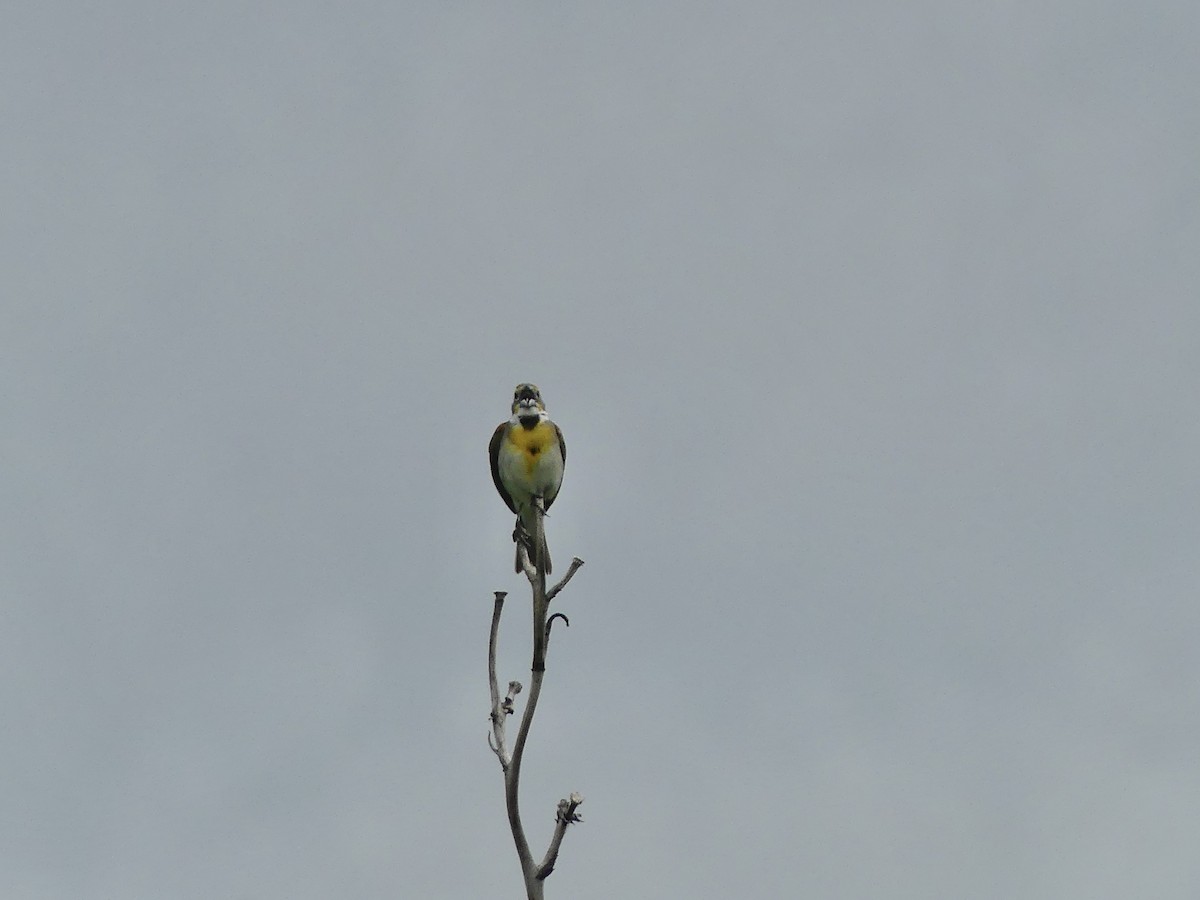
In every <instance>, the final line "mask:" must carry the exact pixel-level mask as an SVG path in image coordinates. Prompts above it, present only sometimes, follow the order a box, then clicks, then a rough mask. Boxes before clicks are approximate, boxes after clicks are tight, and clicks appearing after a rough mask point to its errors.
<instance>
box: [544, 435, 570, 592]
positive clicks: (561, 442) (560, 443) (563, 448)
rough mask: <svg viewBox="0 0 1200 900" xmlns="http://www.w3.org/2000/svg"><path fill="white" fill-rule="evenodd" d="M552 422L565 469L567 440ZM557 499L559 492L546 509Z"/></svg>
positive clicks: (548, 501)
mask: <svg viewBox="0 0 1200 900" xmlns="http://www.w3.org/2000/svg"><path fill="white" fill-rule="evenodd" d="M551 424H552V425H553V426H554V433H555V434H557V435H558V449H559V452H561V453H562V460H563V469H564V471H565V470H566V468H567V442H566V441H564V440H563V436H562V429H561V428H559V427H558V423H557V422H552V423H551ZM556 499H558V494H555V495H554V496H553V497H551V498H550V499H549V500H547V501H546V509H549V508H550V505H551V504H552V503H554V501H555V500H556ZM546 571H547V572H549V571H550V570H549V569H547V570H546Z"/></svg>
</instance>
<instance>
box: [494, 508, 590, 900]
mask: <svg viewBox="0 0 1200 900" xmlns="http://www.w3.org/2000/svg"><path fill="white" fill-rule="evenodd" d="M545 514H546V511H545V507H544V505H543V503H542V501H541V499H540V498H539V499H538V500H537V502H536V506H535V509H534V534H533V538H532V541H531V542H530V543H531V545H532V546H533V547H536V548H538V550H537V551H536V553H535V555H536V556H538V557H539V558H538V559H537V560H536V561H534V560H530V558H529V552H528V549H527V547H526V545H525V543H524V542H523V541H521V540H519V539H518V540H517V558H518V560H519V561H520V563H521V568H522V570H523V571H524V573H525V577H526V578H528V579H529V585H530V588H531V589H532V592H533V663H532V666H531V669H532V672H531V676H530V683H529V696H528V698H527V699H526V701H525V709H524V711H523V712H522V714H521V723H520V725H519V726H518V728H517V737H516V740H515V742H514V743H513V747H512V752H511V753H509V752H508V747H507V744H506V742H505V724H506V723H505V720H506V718H507V717H508V716H510V715H513V714H514V709H515V702H514V701H515V697H516V695H517V694H518V693H519V692H520V691H521V684H520V682H517V681H510V682H509V683H508V694H507V695H506V696H505V697H504V698H503V699H501V697H500V686H499V680H498V679H497V677H496V644H497V641H498V635H499V630H500V613H501V610H502V608H503V605H504V598H505V593H504V592H503V591H496V592H495V593H496V602H495V606H494V609H493V611H492V630H491V635H490V639H489V642H488V686H489V688H490V690H491V698H492V712H491V719H492V733H491V734H489V735H488V745H489V746H490V747H491V748H492V751H493V752H494V753H495V754H496V756H497V757H498V758H499V759H500V768H501V770H502V771H503V773H504V801H505V806H506V808H507V810H508V824H509V828H510V829H511V831H512V835H513V842H514V843H515V844H516V848H517V857H518V858H519V859H520V862H521V872H522V875H523V876H524V878H525V891H526V895H527V897H528V898H529V900H542V897H543V886H542V882H543V881H544V880H545V878H546V876H548V875H549V874H550V873H551V872H552V871H554V866H555V863H556V861H557V859H558V851H559V848H560V846H561V845H562V840H563V835H564V834H565V833H566V830H567V826H568V825H570V824H572V823H575V822H579V821H581V819H580V817H579V815H578V814H577V813H576V809H577V808H578V807H579V804H581V803H582V802H583V798H582V797H581V796H580V795H579V794H576V793H572V794H571V795H570V797H569V798H568V799H565V800H561V801H560V802H559V804H558V815H557V825H556V826H555V830H554V835H553V837H552V838H551V841H550V847H549V849H548V850H547V851H546V856H545V858H544V859H543V860H542V862H541V863H540V864H538V863H535V862H534V860H533V854H532V853H531V852H530V850H529V841H528V840H527V839H526V837H525V829H524V826H523V825H522V824H521V812H520V802H519V801H520V786H521V764H522V761H523V760H524V757H525V743H526V741H527V740H528V738H529V731H530V728H531V726H532V725H533V716H534V713H535V712H536V711H537V705H538V699H539V698H540V697H541V694H542V679H543V678H544V677H545V674H546V648H547V646H548V644H549V639H550V629H551V626H552V625H553V623H554V620H555V619H560V618H561V619H562V620H563V622H564V623H565V624H566V625H567V626H570V624H571V623H570V622H569V621H568V620H567V617H566V616H565V615H563V614H562V613H555V614H554V615H553V616H550V617H549V618H547V614H548V612H549V605H550V600H551V599H552V598H554V597H555V596H556V595H557V594H558V592H559V591H561V590H562V589H563V588H564V587H565V586H566V585H567V582H569V581H570V580H571V578H572V577H573V576H574V575H575V573H576V572H577V571H578V570H579V567H580V566H582V565H583V560H581V559H579V558H578V557H576V558H575V559H572V560H571V565H570V567H569V568H568V569H567V573H566V574H565V575H564V576H563V577H562V579H561V580H560V581H559V582H558V584H556V585H555V586H554V587H553V589H552V590H551V591H550V592H549V593H547V591H546V573H545V571H544V565H543V563H544V560H543V559H541V556H542V553H541V548H543V547H544V546H545V530H544V522H543V517H544V516H545ZM515 537H516V535H514V538H515Z"/></svg>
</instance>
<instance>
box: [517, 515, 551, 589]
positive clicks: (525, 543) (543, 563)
mask: <svg viewBox="0 0 1200 900" xmlns="http://www.w3.org/2000/svg"><path fill="white" fill-rule="evenodd" d="M530 525H531V526H532V523H530ZM532 531H533V529H532V527H526V525H525V523H524V522H523V521H522V520H521V517H520V516H517V527H516V528H515V529H514V530H513V540H514V541H516V544H517V558H516V562H515V563H514V564H513V565H514V568H515V569H516V572H517V574H518V575H520V574H521V573H522V572H524V571H525V570H524V569H523V568H522V567H521V548H522V547H524V548H525V555H526V556H528V557H529V562H530V564H532V566H533V567H534V569H537V568H538V567H539V564H540V567H541V570H542V574H544V575H549V574H550V548H549V547H547V546H546V534H545V531H546V529H545V528H543V529H542V541H541V544H542V545H541V548H540V551H541V552H540V553H539V552H538V551H539V548H537V547H536V546H535V544H534V538H533V533H532Z"/></svg>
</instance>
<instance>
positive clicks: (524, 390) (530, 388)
mask: <svg viewBox="0 0 1200 900" xmlns="http://www.w3.org/2000/svg"><path fill="white" fill-rule="evenodd" d="M488 455H489V456H490V457H491V461H492V481H494V482H495V483H496V490H497V491H499V492H500V497H501V499H503V500H504V502H505V503H506V504H507V505H508V508H509V509H511V510H512V511H513V512H515V513H516V514H517V528H516V531H514V532H513V540H515V541H517V542H518V543H517V561H516V570H517V573H518V574H520V572H521V571H522V569H521V546H522V544H523V545H524V546H525V552H526V554H527V555H528V557H529V561H530V563H532V565H533V566H534V568H537V566H538V564H539V563H538V561H539V560H540V561H541V567H542V571H543V573H544V574H546V575H549V574H550V551H549V550H548V549H546V540H545V530H544V529H543V532H542V541H541V547H534V546H533V535H535V534H537V528H536V519H535V515H534V508H535V507H534V500H535V499H536V498H538V497H541V498H542V502H543V508H544V509H549V508H550V504H551V503H553V502H554V498H555V497H557V496H558V489H559V487H561V486H562V479H563V468H564V466H565V465H566V462H567V445H566V442H565V441H563V436H562V431H560V430H559V428H558V426H557V425H555V424H554V423H553V422H551V421H550V417H549V416H548V415H546V404H545V403H543V402H542V395H541V392H540V391H538V389H537V385H535V384H518V385H517V386H516V388H515V389H514V390H513V401H512V418H510V419H509V420H508V421H507V422H501V423H500V425H498V426H497V427H496V431H495V432H494V433H493V434H492V442H491V443H490V444H489V445H488Z"/></svg>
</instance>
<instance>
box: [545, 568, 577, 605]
mask: <svg viewBox="0 0 1200 900" xmlns="http://www.w3.org/2000/svg"><path fill="white" fill-rule="evenodd" d="M582 565H583V560H582V559H580V558H579V557H578V556H576V557H575V558H574V559H572V560H571V565H570V566H569V567H568V568H567V574H566V575H564V576H563V577H562V578H560V579H559V582H558V584H556V585H555V586H554V587H552V588H550V590H548V591H547V592H546V602H547V603H549V602H550V601H551V600H553V599H554V598H555V597H557V596H558V592H559V591H561V590H562V589H563V588H565V587H566V586H567V582H568V581H570V580H571V579H572V578H574V577H575V573H576V572H578V571H579V567H580V566H582Z"/></svg>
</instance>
